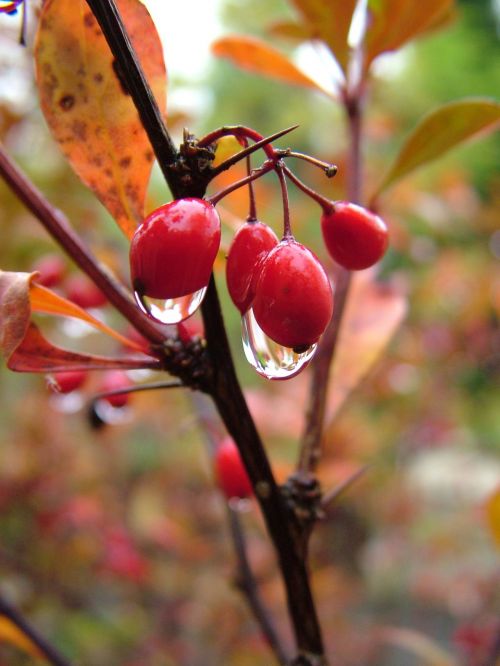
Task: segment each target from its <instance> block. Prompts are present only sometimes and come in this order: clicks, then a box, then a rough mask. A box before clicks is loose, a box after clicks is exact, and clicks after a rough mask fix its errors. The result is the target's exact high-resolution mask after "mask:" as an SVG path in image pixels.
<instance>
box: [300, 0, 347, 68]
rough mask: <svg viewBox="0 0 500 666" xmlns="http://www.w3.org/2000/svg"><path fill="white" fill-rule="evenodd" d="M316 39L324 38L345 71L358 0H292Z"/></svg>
mask: <svg viewBox="0 0 500 666" xmlns="http://www.w3.org/2000/svg"><path fill="white" fill-rule="evenodd" d="M291 3H292V4H293V5H294V6H295V7H296V8H297V9H298V11H299V12H300V14H301V18H302V20H303V21H304V23H305V24H306V25H307V27H308V28H309V30H310V32H311V33H312V37H314V38H315V39H321V40H323V41H324V42H325V43H326V44H327V45H328V46H329V47H330V50H331V51H332V53H333V55H334V56H335V59H336V60H337V62H338V64H339V65H340V67H341V68H342V70H343V71H344V72H346V71H347V65H348V61H349V45H348V43H347V37H348V34H349V29H350V27H351V21H352V15H353V13H354V9H355V7H356V0H291Z"/></svg>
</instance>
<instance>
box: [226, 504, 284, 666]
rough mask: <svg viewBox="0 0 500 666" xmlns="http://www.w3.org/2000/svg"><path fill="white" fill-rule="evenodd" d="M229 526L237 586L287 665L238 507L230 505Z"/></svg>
mask: <svg viewBox="0 0 500 666" xmlns="http://www.w3.org/2000/svg"><path fill="white" fill-rule="evenodd" d="M227 510H228V516H229V527H230V530H231V538H232V541H233V546H234V552H235V555H236V562H237V573H236V586H237V587H238V589H239V590H240V591H241V592H242V594H243V595H244V596H245V598H246V600H247V602H248V605H249V606H250V608H251V610H252V612H253V614H254V616H255V619H256V620H257V622H258V624H259V626H260V628H261V629H262V633H263V635H264V638H265V639H266V641H267V642H268V644H269V646H270V648H271V649H272V651H273V652H274V654H275V655H276V657H277V658H278V661H279V663H280V664H283V666H286V664H288V663H289V660H290V657H289V656H288V655H287V650H286V648H285V647H284V645H283V644H282V641H281V639H280V637H279V636H278V633H277V631H276V627H275V626H274V624H273V621H272V618H271V617H270V615H269V612H268V610H267V608H266V607H265V605H264V601H263V599H262V598H261V596H260V594H259V589H258V586H257V581H256V580H255V576H254V575H253V572H252V568H251V566H250V562H249V560H248V553H247V545H246V539H245V534H244V532H243V528H242V526H241V520H240V516H239V513H238V510H237V509H234V508H233V507H231V505H230V504H229V505H228V509H227Z"/></svg>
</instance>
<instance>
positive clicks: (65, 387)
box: [50, 370, 87, 393]
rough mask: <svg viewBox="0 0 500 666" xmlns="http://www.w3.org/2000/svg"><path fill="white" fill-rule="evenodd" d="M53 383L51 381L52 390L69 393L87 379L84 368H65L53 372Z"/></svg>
mask: <svg viewBox="0 0 500 666" xmlns="http://www.w3.org/2000/svg"><path fill="white" fill-rule="evenodd" d="M53 378H54V379H55V384H54V383H51V384H50V385H51V386H52V387H53V390H54V391H56V392H57V393H71V392H72V391H76V389H78V388H80V386H81V385H82V384H83V383H84V382H85V380H86V379H87V372H86V371H85V370H67V371H64V372H55V373H54V374H53Z"/></svg>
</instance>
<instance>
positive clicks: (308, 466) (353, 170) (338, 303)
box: [298, 85, 363, 471]
mask: <svg viewBox="0 0 500 666" xmlns="http://www.w3.org/2000/svg"><path fill="white" fill-rule="evenodd" d="M343 102H344V110H345V114H346V118H347V126H348V130H349V140H350V146H349V168H348V174H347V190H348V192H347V195H348V197H349V199H350V200H351V201H354V202H359V200H360V197H361V185H362V154H361V132H362V102H363V100H362V87H361V85H359V86H358V87H357V88H356V92H355V93H353V94H352V96H350V97H347V95H345V96H344V98H343ZM350 283H351V273H350V271H348V270H346V269H344V268H340V269H339V271H338V274H337V283H336V287H335V304H334V310H333V317H332V321H331V322H330V325H329V327H328V328H327V330H326V332H325V334H324V335H323V339H322V341H321V344H320V348H319V349H318V351H317V352H316V357H315V358H314V359H313V361H312V363H311V365H312V370H313V372H312V378H311V389H310V393H309V403H308V408H307V415H306V424H305V428H304V433H303V435H302V445H301V449H300V456H299V462H298V469H299V470H301V471H311V470H314V469H315V467H316V465H317V464H318V461H319V457H320V450H321V439H322V436H323V427H324V416H325V406H326V399H327V394H328V389H329V386H328V378H329V370H330V367H331V366H332V364H333V359H334V357H335V351H336V349H337V342H338V338H339V333H340V327H341V325H342V319H343V316H344V311H345V307H346V304H347V299H348V296H349V287H350Z"/></svg>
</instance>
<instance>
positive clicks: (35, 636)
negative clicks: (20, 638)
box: [0, 596, 71, 666]
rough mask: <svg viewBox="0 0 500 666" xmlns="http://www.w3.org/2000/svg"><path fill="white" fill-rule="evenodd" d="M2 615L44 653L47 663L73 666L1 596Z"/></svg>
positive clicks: (0, 611)
mask: <svg viewBox="0 0 500 666" xmlns="http://www.w3.org/2000/svg"><path fill="white" fill-rule="evenodd" d="M0 615H3V616H4V617H6V618H7V619H8V620H10V621H11V622H12V623H13V624H14V625H15V626H16V627H17V628H18V629H19V630H20V631H22V633H23V634H24V635H25V636H27V637H28V638H29V639H30V640H31V641H32V642H33V643H34V644H35V645H36V647H37V648H38V649H39V650H40V652H42V653H43V655H44V657H45V658H46V659H47V661H48V662H49V663H51V664H53V666H71V663H70V662H69V661H68V660H67V659H66V657H64V656H63V655H62V654H61V653H60V652H59V650H57V648H55V647H54V646H53V645H52V644H51V643H49V641H48V640H47V639H46V638H44V637H43V636H41V635H40V634H39V633H38V631H37V630H36V629H35V628H34V627H32V626H31V625H30V624H29V623H28V622H27V621H26V620H25V619H24V617H23V616H22V615H21V613H20V612H19V611H18V610H17V609H16V608H14V606H12V605H11V604H10V603H9V602H8V601H6V600H5V599H3V598H2V597H1V596H0Z"/></svg>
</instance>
